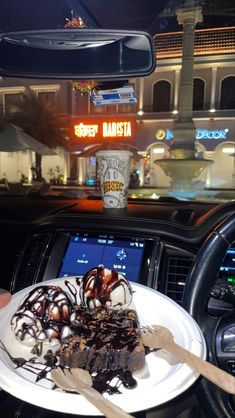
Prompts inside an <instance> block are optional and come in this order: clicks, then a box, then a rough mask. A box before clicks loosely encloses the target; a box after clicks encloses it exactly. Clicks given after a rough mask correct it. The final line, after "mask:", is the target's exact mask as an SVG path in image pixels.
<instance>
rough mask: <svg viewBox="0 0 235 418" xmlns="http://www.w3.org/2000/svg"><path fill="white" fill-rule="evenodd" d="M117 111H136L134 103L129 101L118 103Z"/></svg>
mask: <svg viewBox="0 0 235 418" xmlns="http://www.w3.org/2000/svg"><path fill="white" fill-rule="evenodd" d="M118 113H136V105H135V104H131V103H126V104H120V105H118Z"/></svg>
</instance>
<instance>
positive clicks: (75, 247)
mask: <svg viewBox="0 0 235 418" xmlns="http://www.w3.org/2000/svg"><path fill="white" fill-rule="evenodd" d="M144 246H145V243H144V240H143V239H141V238H131V239H130V240H127V239H120V238H118V239H117V238H115V237H113V236H104V235H102V236H101V235H100V236H96V237H94V236H89V235H88V234H83V235H82V234H76V235H72V236H71V237H70V239H69V244H68V247H67V250H66V252H65V255H64V258H63V261H62V265H61V268H60V271H59V277H68V276H76V275H78V276H82V275H84V274H85V273H86V272H87V271H88V270H90V269H92V268H93V267H97V266H98V265H103V266H104V267H107V268H110V269H115V270H116V271H118V272H119V273H122V274H123V275H124V276H126V277H127V278H128V279H129V280H131V281H134V282H137V281H138V279H139V273H140V269H141V265H142V259H143V254H144Z"/></svg>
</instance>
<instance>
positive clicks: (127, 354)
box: [57, 267, 145, 373]
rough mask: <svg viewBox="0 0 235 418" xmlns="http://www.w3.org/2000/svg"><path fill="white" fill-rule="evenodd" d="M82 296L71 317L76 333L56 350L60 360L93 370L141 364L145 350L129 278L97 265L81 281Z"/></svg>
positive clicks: (140, 365)
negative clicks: (79, 304)
mask: <svg viewBox="0 0 235 418" xmlns="http://www.w3.org/2000/svg"><path fill="white" fill-rule="evenodd" d="M80 298H81V306H77V307H75V310H74V312H73V313H72V314H71V317H70V320H71V327H72V329H73V331H74V335H73V336H72V337H68V338H64V339H63V341H62V343H61V346H60V348H59V350H58V352H57V353H58V356H59V358H60V364H61V365H62V366H65V367H81V368H84V369H86V370H89V371H90V372H91V373H92V372H97V371H100V370H104V369H105V370H118V369H128V370H130V371H135V370H138V369H140V368H142V367H143V366H144V364H145V351H144V345H143V342H142V339H141V336H140V332H139V328H138V318H137V313H136V311H135V310H134V306H133V304H132V309H130V304H131V302H132V290H131V287H130V284H129V283H128V281H127V280H126V279H125V278H124V277H123V276H122V275H121V274H119V273H117V272H116V271H114V270H109V269H105V268H104V267H97V268H94V269H92V270H90V271H89V272H87V273H86V274H85V276H84V277H83V279H82V281H81V282H80Z"/></svg>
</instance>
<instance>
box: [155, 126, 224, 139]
mask: <svg viewBox="0 0 235 418" xmlns="http://www.w3.org/2000/svg"><path fill="white" fill-rule="evenodd" d="M228 133H229V129H227V128H226V129H218V130H208V129H199V128H198V129H196V139H197V140H199V141H200V140H205V139H217V140H218V139H221V140H224V139H227V136H228ZM173 138H174V133H173V131H171V130H170V129H158V131H157V133H156V139H157V140H159V141H161V140H164V139H165V140H166V141H171V140H172V139H173Z"/></svg>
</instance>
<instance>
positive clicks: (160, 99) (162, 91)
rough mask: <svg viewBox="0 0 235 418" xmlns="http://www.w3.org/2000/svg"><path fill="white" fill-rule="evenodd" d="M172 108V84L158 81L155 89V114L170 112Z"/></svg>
mask: <svg viewBox="0 0 235 418" xmlns="http://www.w3.org/2000/svg"><path fill="white" fill-rule="evenodd" d="M170 108H171V84H170V83H169V81H166V80H161V81H157V83H155V84H154V87H153V112H169V111H170Z"/></svg>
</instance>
